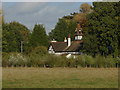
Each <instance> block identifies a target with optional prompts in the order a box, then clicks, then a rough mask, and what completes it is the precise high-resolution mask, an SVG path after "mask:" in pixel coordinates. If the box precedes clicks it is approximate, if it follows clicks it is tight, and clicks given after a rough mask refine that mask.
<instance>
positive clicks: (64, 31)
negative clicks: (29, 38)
mask: <svg viewBox="0 0 120 90" xmlns="http://www.w3.org/2000/svg"><path fill="white" fill-rule="evenodd" d="M75 28H76V22H74V21H71V20H66V19H64V18H62V19H59V21H58V23H57V24H56V26H55V29H53V30H52V31H51V32H50V33H49V37H50V38H51V39H55V40H57V41H63V40H64V38H65V37H68V35H69V34H70V35H71V38H72V40H73V39H74V31H75Z"/></svg>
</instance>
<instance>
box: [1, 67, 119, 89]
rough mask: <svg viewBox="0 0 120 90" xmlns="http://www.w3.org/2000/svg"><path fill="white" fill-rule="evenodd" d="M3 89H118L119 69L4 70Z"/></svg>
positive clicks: (25, 68)
mask: <svg viewBox="0 0 120 90" xmlns="http://www.w3.org/2000/svg"><path fill="white" fill-rule="evenodd" d="M2 85H3V88H118V69H117V68H27V67H24V68H22V67H19V68H3V83H2Z"/></svg>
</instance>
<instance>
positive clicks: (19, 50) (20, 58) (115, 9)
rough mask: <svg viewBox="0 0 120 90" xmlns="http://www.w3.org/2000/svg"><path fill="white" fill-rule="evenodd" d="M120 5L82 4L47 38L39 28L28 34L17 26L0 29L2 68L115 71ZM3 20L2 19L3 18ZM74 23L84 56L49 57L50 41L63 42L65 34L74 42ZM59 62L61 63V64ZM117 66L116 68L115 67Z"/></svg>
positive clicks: (119, 47) (119, 49) (119, 52)
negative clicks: (67, 68)
mask: <svg viewBox="0 0 120 90" xmlns="http://www.w3.org/2000/svg"><path fill="white" fill-rule="evenodd" d="M119 4H120V2H93V6H91V5H89V4H87V3H84V4H82V5H81V6H80V9H79V12H73V13H70V15H67V16H63V17H62V18H59V20H58V22H57V24H56V25H55V28H54V29H53V30H51V32H50V33H49V35H47V34H46V29H45V27H44V25H42V24H35V25H34V28H33V30H29V29H28V28H27V27H26V26H25V25H23V24H21V23H19V22H15V21H14V22H10V23H5V22H4V19H3V20H2V21H3V23H2V24H3V25H2V52H3V66H42V67H43V66H44V65H50V66H63V65H64V64H65V66H74V67H75V66H76V65H77V63H79V64H78V65H79V66H81V67H113V66H114V67H115V66H117V65H118V63H119V60H120V30H119V29H118V26H119V23H118V21H119V20H120V16H119V14H120V12H119V7H120V5H119ZM3 18H4V17H3ZM77 22H80V23H81V27H82V28H83V34H84V36H83V41H84V45H83V50H82V52H83V53H84V55H83V56H79V57H78V58H77V59H76V60H75V59H73V58H71V60H69V61H70V62H69V61H68V59H65V58H64V57H56V56H54V55H49V54H48V52H47V48H48V46H49V43H50V41H51V40H52V39H55V40H57V41H63V40H64V38H65V37H67V35H68V34H70V35H71V38H72V40H74V31H75V28H76V24H77ZM61 59H62V60H61ZM116 64H117V65H116Z"/></svg>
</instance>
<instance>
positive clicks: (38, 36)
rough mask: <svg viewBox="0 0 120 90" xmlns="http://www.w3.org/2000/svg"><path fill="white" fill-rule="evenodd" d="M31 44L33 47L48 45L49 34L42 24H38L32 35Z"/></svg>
mask: <svg viewBox="0 0 120 90" xmlns="http://www.w3.org/2000/svg"><path fill="white" fill-rule="evenodd" d="M29 44H30V46H31V47H33V48H34V47H37V46H46V47H47V46H48V36H47V35H46V32H45V28H44V26H43V25H42V24H36V25H35V26H34V29H33V32H32V34H31V36H30V40H29Z"/></svg>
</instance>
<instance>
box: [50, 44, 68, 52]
mask: <svg viewBox="0 0 120 90" xmlns="http://www.w3.org/2000/svg"><path fill="white" fill-rule="evenodd" d="M51 45H52V46H53V49H54V50H55V51H63V50H64V49H65V48H66V47H67V42H51Z"/></svg>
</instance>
